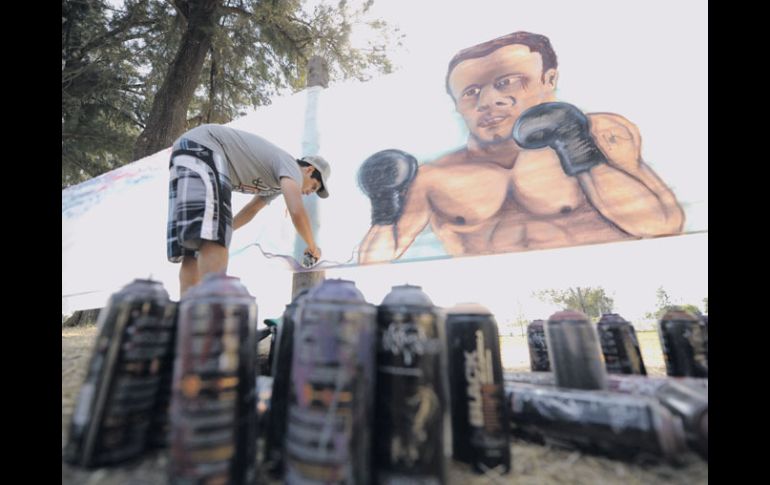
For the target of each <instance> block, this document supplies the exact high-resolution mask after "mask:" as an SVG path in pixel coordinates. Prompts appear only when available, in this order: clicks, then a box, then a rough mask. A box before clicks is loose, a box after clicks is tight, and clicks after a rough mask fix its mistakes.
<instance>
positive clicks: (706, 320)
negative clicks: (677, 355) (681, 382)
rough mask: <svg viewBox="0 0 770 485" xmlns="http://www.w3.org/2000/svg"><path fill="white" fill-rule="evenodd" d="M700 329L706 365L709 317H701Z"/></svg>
mask: <svg viewBox="0 0 770 485" xmlns="http://www.w3.org/2000/svg"><path fill="white" fill-rule="evenodd" d="M700 323H701V328H703V347H704V348H705V350H706V364H707V365H708V362H709V316H708V315H701V317H700Z"/></svg>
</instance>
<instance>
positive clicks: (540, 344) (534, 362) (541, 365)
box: [527, 320, 551, 372]
mask: <svg viewBox="0 0 770 485" xmlns="http://www.w3.org/2000/svg"><path fill="white" fill-rule="evenodd" d="M544 324H545V321H543V320H532V322H530V324H529V325H527V345H528V346H529V368H530V370H532V371H533V372H547V371H549V370H551V363H550V361H549V360H548V344H546V342H545V328H544V327H543V325H544Z"/></svg>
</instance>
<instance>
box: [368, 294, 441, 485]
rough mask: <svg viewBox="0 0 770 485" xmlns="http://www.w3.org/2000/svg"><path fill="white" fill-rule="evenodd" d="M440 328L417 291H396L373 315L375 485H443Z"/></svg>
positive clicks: (435, 314)
mask: <svg viewBox="0 0 770 485" xmlns="http://www.w3.org/2000/svg"><path fill="white" fill-rule="evenodd" d="M442 324H443V322H442V321H441V318H440V316H439V313H438V311H437V308H436V307H434V306H433V302H431V300H430V298H429V297H428V295H426V294H425V293H424V292H423V291H422V289H421V288H420V287H419V286H411V285H402V286H394V287H393V289H392V290H391V292H390V293H388V294H387V295H386V296H385V299H384V300H383V301H382V303H381V304H380V306H379V307H378V309H377V336H378V339H377V379H376V381H377V385H376V388H377V391H376V394H375V395H376V396H377V399H376V402H375V406H374V407H375V421H374V422H375V433H374V436H375V439H374V445H373V446H374V470H375V478H376V483H378V484H382V485H392V484H401V483H412V484H415V485H417V484H424V485H427V484H435V485H438V484H442V483H445V482H446V460H445V457H444V446H443V444H444V413H445V410H446V408H447V405H446V390H445V389H444V387H443V386H444V382H445V376H444V375H443V374H444V372H445V369H444V368H443V367H442V359H441V351H442V340H441V335H440V334H439V331H440V325H442Z"/></svg>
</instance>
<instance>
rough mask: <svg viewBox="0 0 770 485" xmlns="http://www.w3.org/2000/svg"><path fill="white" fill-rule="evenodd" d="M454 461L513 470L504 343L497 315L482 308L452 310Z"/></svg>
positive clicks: (449, 328) (449, 315)
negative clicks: (504, 370)
mask: <svg viewBox="0 0 770 485" xmlns="http://www.w3.org/2000/svg"><path fill="white" fill-rule="evenodd" d="M446 329H447V345H448V354H449V386H450V405H451V410H452V456H453V457H454V459H455V460H457V461H461V462H464V463H469V464H471V465H473V468H474V469H475V470H476V471H477V472H481V473H484V472H487V471H490V470H495V471H496V472H498V473H506V472H507V471H509V470H510V468H511V450H510V447H509V437H508V417H507V412H506V406H505V403H504V400H505V394H504V389H503V367H502V362H501V359H500V339H499V336H498V332H497V323H496V322H495V319H494V317H493V316H492V314H491V313H490V312H489V310H487V309H486V308H484V307H483V306H481V305H479V304H476V303H463V304H458V305H455V306H454V307H452V308H451V309H449V310H448V311H447V317H446Z"/></svg>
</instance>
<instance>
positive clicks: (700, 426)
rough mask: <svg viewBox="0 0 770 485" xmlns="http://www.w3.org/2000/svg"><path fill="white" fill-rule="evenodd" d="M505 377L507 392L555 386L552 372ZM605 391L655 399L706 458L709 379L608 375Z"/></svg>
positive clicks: (514, 374) (691, 443)
mask: <svg viewBox="0 0 770 485" xmlns="http://www.w3.org/2000/svg"><path fill="white" fill-rule="evenodd" d="M504 377H505V389H506V392H508V393H510V392H512V390H513V389H514V388H515V387H516V385H517V384H522V383H524V384H532V385H537V386H545V387H548V386H550V387H554V386H555V378H554V375H553V373H551V372H506V373H505V374H504ZM607 390H608V391H610V392H615V393H620V394H634V395H637V396H645V397H650V398H655V399H656V400H657V401H658V402H659V403H660V404H662V405H663V406H664V407H665V408H666V409H668V410H669V411H670V412H671V413H672V414H673V415H674V416H677V417H678V418H680V419H681V420H682V424H683V427H684V430H685V434H686V437H687V442H688V443H689V444H690V446H691V447H692V448H693V449H694V450H695V451H697V452H698V453H700V454H701V455H702V456H704V457H705V458H706V459H708V379H701V378H688V377H646V376H639V375H620V374H610V375H608V376H607Z"/></svg>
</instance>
